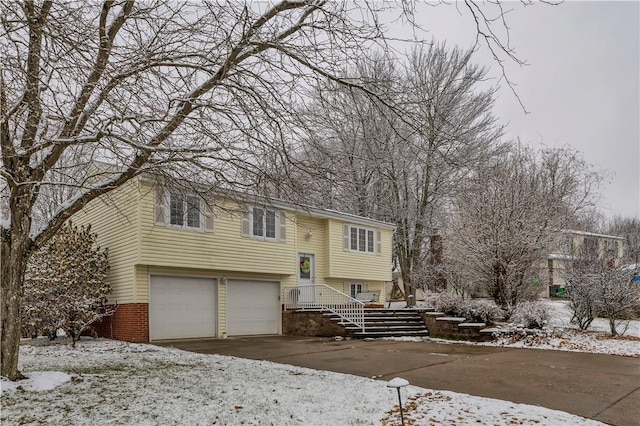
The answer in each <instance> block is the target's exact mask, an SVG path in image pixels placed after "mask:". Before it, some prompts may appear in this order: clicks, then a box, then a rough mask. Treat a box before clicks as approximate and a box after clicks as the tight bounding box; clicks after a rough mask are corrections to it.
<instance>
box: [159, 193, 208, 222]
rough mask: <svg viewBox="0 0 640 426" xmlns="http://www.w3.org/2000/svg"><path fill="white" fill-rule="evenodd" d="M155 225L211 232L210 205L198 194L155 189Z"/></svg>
mask: <svg viewBox="0 0 640 426" xmlns="http://www.w3.org/2000/svg"><path fill="white" fill-rule="evenodd" d="M155 203H156V206H155V216H156V217H155V223H156V225H161V226H167V227H174V228H184V229H191V230H194V231H205V232H213V212H212V211H211V207H210V206H209V205H208V204H207V203H206V202H205V201H204V200H203V199H202V198H201V197H199V196H198V195H195V194H184V193H181V192H176V191H170V192H167V191H163V190H162V188H157V189H156V201H155Z"/></svg>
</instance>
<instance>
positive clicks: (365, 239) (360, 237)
mask: <svg viewBox="0 0 640 426" xmlns="http://www.w3.org/2000/svg"><path fill="white" fill-rule="evenodd" d="M349 248H350V249H351V251H360V252H363V253H374V251H375V232H373V230H371V229H366V228H358V227H355V226H350V227H349Z"/></svg>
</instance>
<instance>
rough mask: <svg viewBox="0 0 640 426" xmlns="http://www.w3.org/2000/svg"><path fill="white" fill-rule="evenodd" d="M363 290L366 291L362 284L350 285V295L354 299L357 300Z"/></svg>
mask: <svg viewBox="0 0 640 426" xmlns="http://www.w3.org/2000/svg"><path fill="white" fill-rule="evenodd" d="M363 289H364V286H363V285H362V283H350V284H349V294H350V295H351V297H353V298H354V299H355V298H356V296H357V295H358V293H362V290H363Z"/></svg>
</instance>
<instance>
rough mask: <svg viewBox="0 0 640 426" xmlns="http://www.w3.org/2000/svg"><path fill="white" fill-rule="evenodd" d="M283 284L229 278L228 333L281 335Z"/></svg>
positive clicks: (235, 334) (232, 334)
mask: <svg viewBox="0 0 640 426" xmlns="http://www.w3.org/2000/svg"><path fill="white" fill-rule="evenodd" d="M279 295H280V283H278V282H273V281H246V280H228V281H227V334H228V335H229V336H243V335H245V336H246V335H252V334H278V332H279V329H280V327H279V325H280V301H279Z"/></svg>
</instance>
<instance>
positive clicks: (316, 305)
mask: <svg viewBox="0 0 640 426" xmlns="http://www.w3.org/2000/svg"><path fill="white" fill-rule="evenodd" d="M282 301H283V304H284V309H285V310H289V309H325V310H328V311H330V312H333V313H334V314H336V315H338V316H339V317H340V318H341V320H342V321H341V323H342V324H344V323H345V322H349V323H351V324H354V325H356V326H358V327H360V328H361V329H362V331H364V302H361V301H359V300H357V299H354V298H353V297H351V296H349V295H348V294H344V293H342V292H340V291H338V290H336V289H335V288H333V287H329V286H328V285H326V284H316V285H304V286H296V287H283V288H282Z"/></svg>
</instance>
